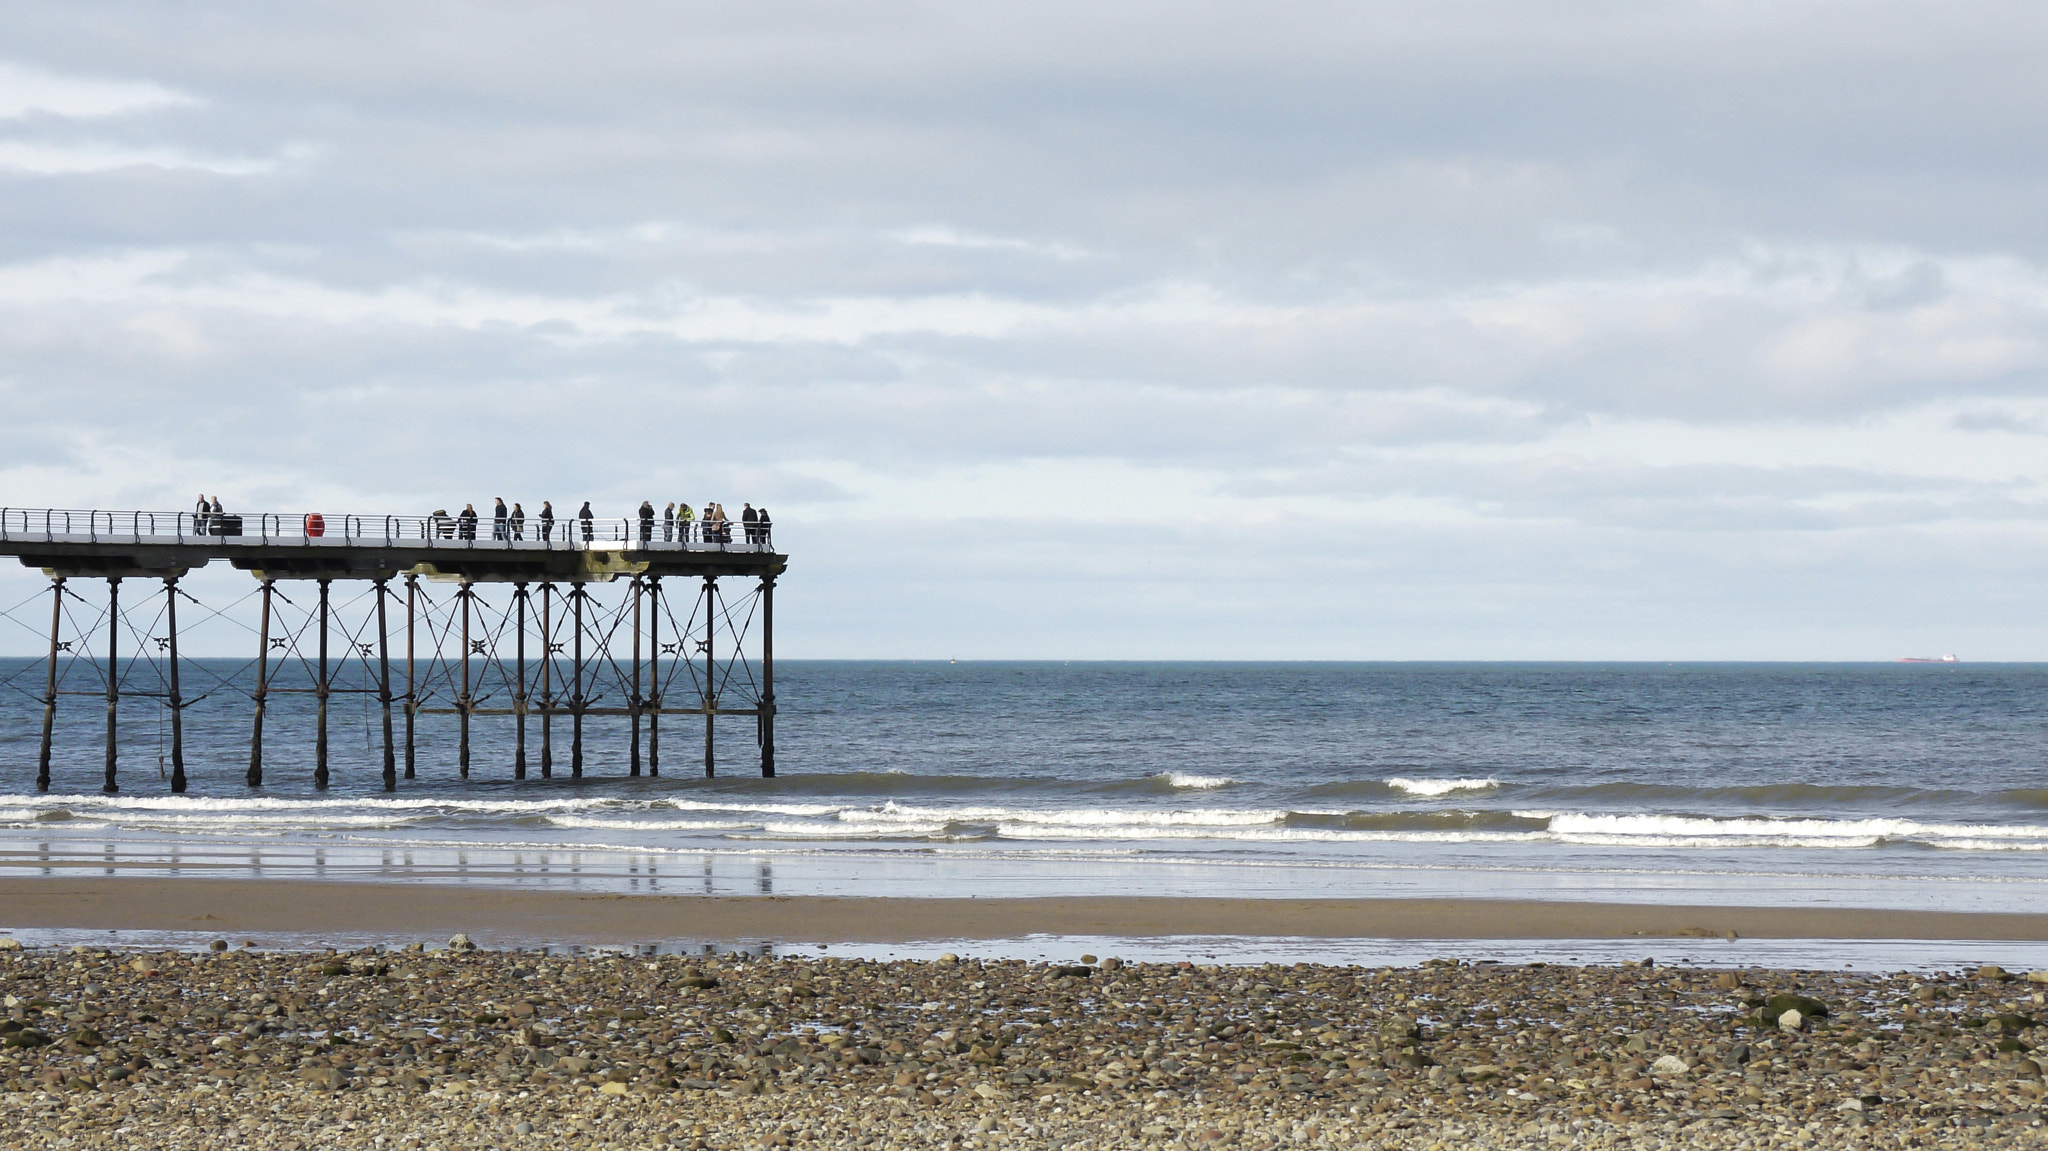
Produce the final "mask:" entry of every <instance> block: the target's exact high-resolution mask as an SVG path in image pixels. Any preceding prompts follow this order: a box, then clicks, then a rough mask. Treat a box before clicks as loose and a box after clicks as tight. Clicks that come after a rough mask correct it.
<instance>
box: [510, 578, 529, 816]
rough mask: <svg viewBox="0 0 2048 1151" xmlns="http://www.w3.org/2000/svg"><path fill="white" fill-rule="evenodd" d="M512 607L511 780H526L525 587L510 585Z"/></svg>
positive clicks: (523, 585)
mask: <svg viewBox="0 0 2048 1151" xmlns="http://www.w3.org/2000/svg"><path fill="white" fill-rule="evenodd" d="M512 607H513V610H514V611H515V612H516V613H517V614H518V616H519V623H518V627H519V651H518V656H517V658H518V664H519V668H518V672H519V675H518V683H519V686H518V687H515V688H513V689H512V719H513V731H514V735H513V743H512V778H513V779H525V778H526V585H525V584H524V583H515V584H513V585H512Z"/></svg>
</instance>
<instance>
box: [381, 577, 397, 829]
mask: <svg viewBox="0 0 2048 1151" xmlns="http://www.w3.org/2000/svg"><path fill="white" fill-rule="evenodd" d="M390 583H391V581H390V580H389V579H388V578H386V579H380V580H378V581H377V706H378V707H379V708H380V709H381V710H382V711H383V713H384V790H385V791H397V790H398V756H397V755H396V754H395V753H394V752H393V750H392V746H391V627H390V622H389V619H388V618H387V616H386V615H385V607H384V603H385V600H386V599H387V598H389V592H390V590H391V588H390Z"/></svg>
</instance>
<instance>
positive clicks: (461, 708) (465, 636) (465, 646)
mask: <svg viewBox="0 0 2048 1151" xmlns="http://www.w3.org/2000/svg"><path fill="white" fill-rule="evenodd" d="M469 586H470V585H469V581H468V580H464V581H462V590H461V591H458V592H456V593H455V598H456V599H459V600H461V601H462V695H461V696H460V697H458V698H457V699H456V701H455V718H456V721H457V722H458V723H459V724H460V725H461V728H462V737H461V740H460V741H459V743H458V744H457V749H456V753H455V755H456V762H457V763H458V764H459V765H460V766H461V768H462V778H464V779H468V778H469V598H470V596H471V595H473V594H474V593H473V592H471V591H470V590H469Z"/></svg>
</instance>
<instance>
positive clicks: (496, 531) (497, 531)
mask: <svg viewBox="0 0 2048 1151" xmlns="http://www.w3.org/2000/svg"><path fill="white" fill-rule="evenodd" d="M507 518H508V516H507V513H506V511H505V497H504V496H499V497H498V506H497V507H495V508H493V509H491V538H492V539H494V540H505V539H511V538H512V536H511V533H510V532H508V531H507V530H506V527H507V525H506V523H505V521H506V519H507Z"/></svg>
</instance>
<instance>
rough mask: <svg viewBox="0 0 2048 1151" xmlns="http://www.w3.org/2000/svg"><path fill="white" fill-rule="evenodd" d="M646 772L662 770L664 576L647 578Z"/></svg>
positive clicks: (655, 773) (652, 773)
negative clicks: (662, 579) (662, 617)
mask: <svg viewBox="0 0 2048 1151" xmlns="http://www.w3.org/2000/svg"><path fill="white" fill-rule="evenodd" d="M647 613H648V620H647V662H648V668H647V686H648V689H649V690H648V692H647V774H649V775H660V774H661V577H660V576H651V577H649V578H648V581H647Z"/></svg>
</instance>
